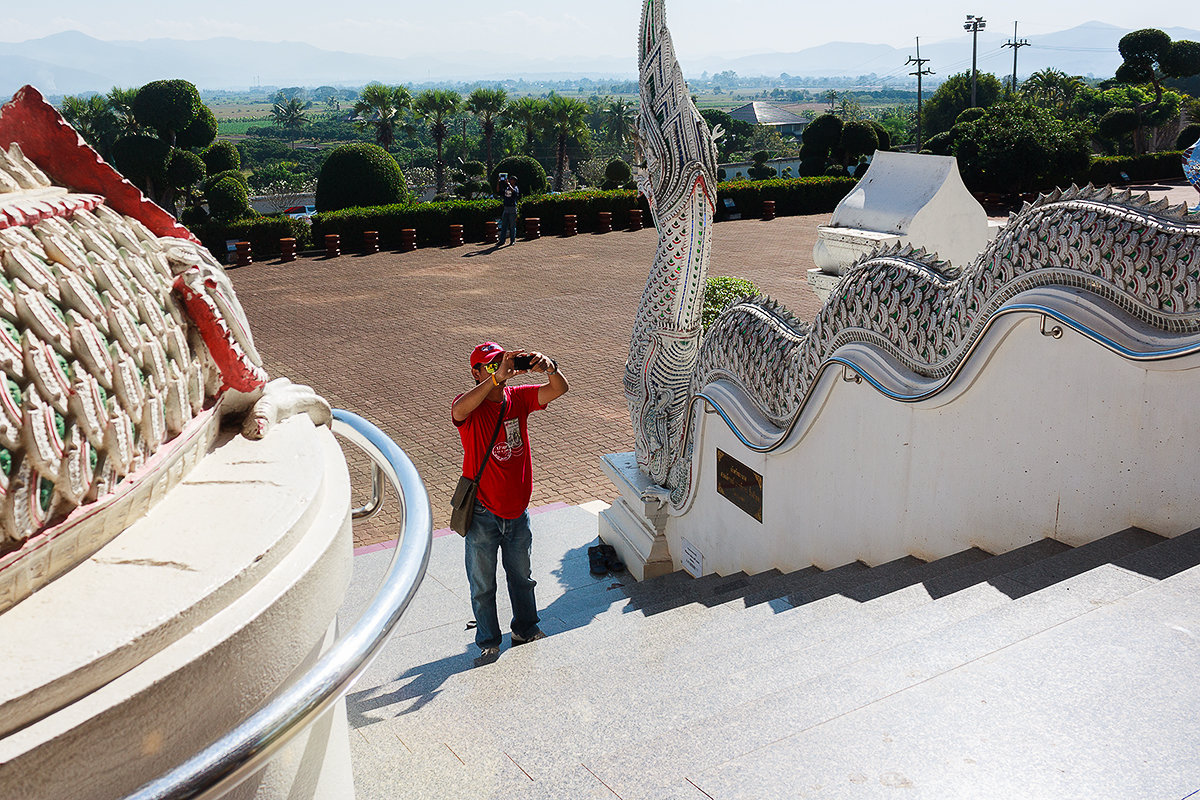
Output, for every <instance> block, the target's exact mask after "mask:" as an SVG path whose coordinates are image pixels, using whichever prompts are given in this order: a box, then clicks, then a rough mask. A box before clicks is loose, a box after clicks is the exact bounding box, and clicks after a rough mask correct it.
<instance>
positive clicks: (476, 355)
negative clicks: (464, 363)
mask: <svg viewBox="0 0 1200 800" xmlns="http://www.w3.org/2000/svg"><path fill="white" fill-rule="evenodd" d="M503 355H504V348H503V347H501V346H500V345H498V344H496V343H495V342H484V343H483V344H481V345H479V346H478V347H476V348H475V349H474V350H472V351H471V366H472V367H478V366H479V365H480V364H490V363H492V362H493V361H495V360H496V358H497V357H499V356H503Z"/></svg>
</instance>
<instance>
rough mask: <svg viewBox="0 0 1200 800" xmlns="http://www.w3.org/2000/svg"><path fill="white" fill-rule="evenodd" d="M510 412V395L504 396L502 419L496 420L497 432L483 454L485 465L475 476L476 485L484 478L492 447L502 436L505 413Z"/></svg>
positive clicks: (480, 466) (501, 408)
mask: <svg viewBox="0 0 1200 800" xmlns="http://www.w3.org/2000/svg"><path fill="white" fill-rule="evenodd" d="M507 410H508V395H507V394H506V395H504V401H503V402H501V403H500V419H498V420H496V430H494V431H492V440H491V441H490V442H488V446H487V450H485V451H484V453H483V463H482V464H480V465H479V473H478V474H477V475H476V476H475V483H476V484H478V483H479V479H480V478H482V477H483V470H484V468H485V467H487V463H488V459H490V458H491V457H492V446H493V445H495V444H496V439H497V437H499V436H500V426H501V425H503V424H504V412H506V411H507Z"/></svg>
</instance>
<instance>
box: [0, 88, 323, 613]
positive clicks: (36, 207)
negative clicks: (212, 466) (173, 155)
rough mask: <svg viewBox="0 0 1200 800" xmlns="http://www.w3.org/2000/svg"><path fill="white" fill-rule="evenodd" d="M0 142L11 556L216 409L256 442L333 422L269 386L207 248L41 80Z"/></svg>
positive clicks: (2, 521) (2, 112)
mask: <svg viewBox="0 0 1200 800" xmlns="http://www.w3.org/2000/svg"><path fill="white" fill-rule="evenodd" d="M17 135H21V136H24V137H25V138H26V141H27V142H29V143H30V144H31V145H32V146H34V147H37V148H39V149H41V150H43V151H44V152H43V156H45V160H43V162H42V164H40V165H39V164H38V163H36V162H35V161H34V159H33V158H30V157H29V156H27V154H26V153H25V152H24V151H23V150H22V148H21V146H20V145H19V144H18V143H16V142H15V141H12V139H13V138H16V136H17ZM0 139H2V140H3V141H4V142H6V143H7V142H10V141H11V142H12V143H11V144H6V146H5V147H3V148H0V556H6V555H8V558H9V560H10V561H11V560H12V559H13V558H16V557H17V556H20V555H21V553H16V554H11V553H12V551H14V550H15V549H18V548H21V547H22V545H23V544H28V547H26V549H27V550H29V551H33V550H35V549H36V546H37V543H36V542H33V539H32V537H34V535H35V534H37V533H38V532H39V531H40V530H42V529H43V528H46V527H47V526H49V525H53V524H56V523H58V522H60V521H62V520H64V519H65V518H66V517H67V516H68V515H70V514H71V513H72V512H73V511H75V510H76V509H84V510H86V507H88V506H92V505H94V504H97V501H99V500H100V499H101V498H104V497H106V496H108V497H111V496H112V495H113V493H114V492H115V491H116V490H117V489H118V485H119V484H121V483H123V482H125V481H127V480H128V479H129V478H131V477H136V476H139V475H145V474H146V473H147V472H148V471H150V470H151V463H150V462H152V461H153V460H154V459H155V456H156V453H160V451H169V450H170V449H171V448H172V447H174V446H175V445H176V443H178V442H180V440H181V439H182V438H183V437H181V436H180V434H181V433H183V432H184V431H185V430H186V429H187V428H188V427H189V426H190V425H192V423H193V420H195V419H197V418H198V417H200V416H201V414H202V413H203V412H206V411H207V410H210V409H215V411H219V415H220V416H231V415H236V416H239V417H241V418H242V419H241V422H242V427H243V433H244V434H245V435H246V436H247V437H249V438H253V439H259V438H262V437H263V436H264V435H265V434H266V433H267V431H268V430H269V428H270V427H271V426H272V425H273V424H274V423H275V422H276V421H278V420H280V419H282V418H284V417H286V416H288V415H291V414H296V413H307V414H308V415H309V416H310V417H312V419H313V420H314V422H317V423H320V424H326V423H328V422H329V419H330V411H329V406H328V404H327V403H325V401H324V400H322V399H321V398H319V397H318V396H316V395H315V394H313V393H312V391H311V390H310V389H308V387H303V386H298V385H295V384H291V383H290V382H289V381H287V380H286V379H278V380H276V381H272V382H270V383H268V376H267V373H266V372H265V371H264V369H263V367H262V359H261V358H260V356H259V354H258V351H257V350H256V349H255V347H254V340H253V338H252V336H251V334H250V329H249V325H248V324H247V321H246V315H245V313H244V312H243V310H242V307H241V305H240V304H239V303H238V299H237V296H236V295H235V294H234V292H233V286H232V284H231V283H230V281H229V278H228V277H227V276H226V274H225V271H224V269H223V268H222V267H221V266H220V264H218V263H217V262H216V260H215V259H214V258H213V257H212V255H211V254H210V253H209V252H208V250H206V249H205V248H204V247H203V246H201V245H200V243H199V242H198V241H196V240H195V239H194V237H192V235H191V234H190V233H189V232H188V231H187V230H186V229H184V228H182V227H180V226H178V225H177V224H176V223H175V221H174V220H173V219H172V218H170V216H169V215H168V214H166V212H164V211H163V210H162V209H159V208H158V207H157V206H154V205H153V204H151V203H149V201H146V200H145V199H144V198H143V197H142V195H141V193H140V192H139V191H138V190H137V189H136V188H135V187H133V186H132V185H131V184H129V183H128V182H127V181H124V180H123V179H122V178H121V176H120V175H118V174H117V173H116V172H115V171H113V170H112V168H111V167H109V166H108V165H107V164H105V163H103V161H101V160H100V159H99V157H98V156H97V155H96V153H95V152H94V151H93V150H91V149H90V148H89V147H88V146H87V145H86V144H85V143H84V142H83V141H82V139H80V138H79V136H78V134H77V133H76V132H75V131H74V130H73V129H72V128H71V127H70V126H69V125H67V123H66V122H65V121H64V120H63V119H62V118H61V116H60V115H59V114H58V112H57V110H55V109H54V108H53V107H52V106H50V105H49V104H48V103H46V102H45V101H44V99H43V98H42V96H41V95H40V94H39V93H38V92H37V91H36V90H35V89H33V88H32V87H25V88H24V89H22V90H21V91H20V92H18V94H17V97H16V98H15V99H14V100H13V102H11V103H9V104H7V105H5V106H4V107H3V108H2V109H0ZM49 153H53V158H51V157H50V156H48V155H47V154H49ZM55 169H58V170H62V171H63V172H64V173H65V174H68V175H69V176H71V178H73V179H75V180H78V181H81V182H82V183H83V184H84V185H85V187H86V189H85V190H83V191H80V190H79V189H78V187H76V186H72V187H71V188H68V187H67V185H62V184H58V183H56V182H55V181H54V180H52V178H51V177H50V175H48V174H47V172H48V171H52V170H55ZM114 204H115V205H114ZM115 206H119V207H115ZM139 216H141V217H143V218H145V219H146V220H148V221H149V223H150V224H151V225H154V226H156V227H157V228H159V230H158V231H157V232H152V231H151V229H150V228H149V227H148V226H147V224H144V223H143V222H142V221H141V219H139ZM159 460H160V461H161V458H160V459H159ZM10 554H11V555H10ZM0 566H3V560H2V559H0ZM0 599H2V598H0ZM2 606H3V604H2V603H0V608H2Z"/></svg>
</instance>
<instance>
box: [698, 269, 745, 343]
mask: <svg viewBox="0 0 1200 800" xmlns="http://www.w3.org/2000/svg"><path fill="white" fill-rule="evenodd" d="M758 293H759V292H758V287H757V286H755V285H754V282H753V281H749V280H746V279H745V278H735V277H733V276H732V275H710V276H709V277H708V279H707V280H706V281H705V282H704V308H703V309H702V310H701V312H700V324H701V325H702V326H703V327H704V330H705V331H707V330H708V327H709V326H710V325H712V324H713V322H715V321H716V319H717V317H719V316H720V315H721V312H722V311H724V310H725V309H727V308H729V307H730V306H731V305H733V304H734V303H736V302H738V301H739V300H744V299H746V298H747V297H753V296H754V295H756V294H758Z"/></svg>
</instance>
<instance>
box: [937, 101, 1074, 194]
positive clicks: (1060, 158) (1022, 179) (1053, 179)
mask: <svg viewBox="0 0 1200 800" xmlns="http://www.w3.org/2000/svg"><path fill="white" fill-rule="evenodd" d="M951 137H952V139H953V144H952V153H953V155H954V156H956V157H957V158H958V166H959V169H960V170H961V172H962V176H963V181H964V182H965V183H966V184H967V186H968V187H969V188H971V189H973V190H975V191H984V192H1003V193H1023V192H1031V191H1035V190H1044V189H1049V188H1051V187H1053V186H1055V185H1066V184H1068V183H1070V182H1071V181H1072V179H1073V177H1074V176H1075V175H1077V174H1079V172H1080V171H1082V170H1083V169H1084V168H1086V167H1087V165H1088V162H1089V158H1090V152H1091V149H1090V147H1089V145H1088V132H1087V130H1086V129H1085V128H1084V127H1083V126H1082V125H1080V124H1079V123H1076V122H1072V121H1065V120H1061V119H1058V118H1057V117H1055V116H1054V115H1053V114H1051V113H1050V112H1049V111H1047V110H1046V109H1043V108H1038V107H1037V106H1034V105H1031V104H1030V103H1028V102H1025V101H1021V100H1017V101H1014V102H1000V103H995V104H993V105H991V106H989V107H988V108H987V109H986V110H985V111H984V113H983V115H982V116H980V117H978V118H977V119H974V120H972V121H970V122H962V123H959V124H957V125H955V126H954V128H953V129H952V131H951ZM930 144H931V145H932V144H933V142H932V140H931V142H930Z"/></svg>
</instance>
